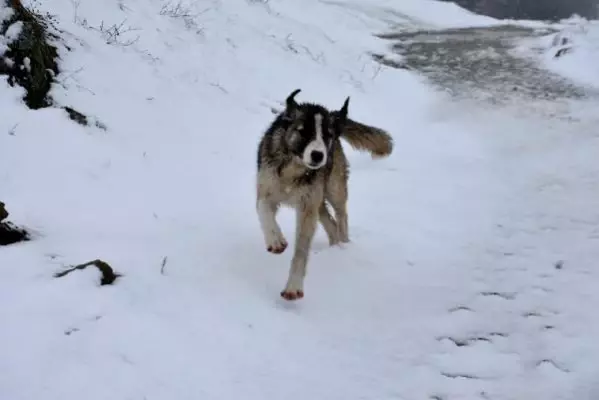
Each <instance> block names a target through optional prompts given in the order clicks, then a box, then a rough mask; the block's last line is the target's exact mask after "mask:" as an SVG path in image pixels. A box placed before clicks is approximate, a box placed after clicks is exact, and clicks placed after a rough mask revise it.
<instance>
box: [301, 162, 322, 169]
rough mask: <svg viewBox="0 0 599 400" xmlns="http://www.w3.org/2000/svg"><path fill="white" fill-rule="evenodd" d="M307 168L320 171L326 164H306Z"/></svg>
mask: <svg viewBox="0 0 599 400" xmlns="http://www.w3.org/2000/svg"><path fill="white" fill-rule="evenodd" d="M305 165H306V167H308V168H310V169H320V168H321V167H322V166H323V165H324V164H322V163H306V164H305Z"/></svg>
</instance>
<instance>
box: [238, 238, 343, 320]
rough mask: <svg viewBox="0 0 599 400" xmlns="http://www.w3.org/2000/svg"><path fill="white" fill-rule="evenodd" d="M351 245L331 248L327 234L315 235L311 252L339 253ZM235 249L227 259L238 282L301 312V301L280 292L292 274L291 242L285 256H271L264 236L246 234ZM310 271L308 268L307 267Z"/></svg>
mask: <svg viewBox="0 0 599 400" xmlns="http://www.w3.org/2000/svg"><path fill="white" fill-rule="evenodd" d="M348 244H349V243H341V244H337V245H334V246H330V245H329V240H328V238H327V237H326V235H325V234H324V232H321V233H318V232H317V234H316V235H315V237H314V240H313V242H312V246H311V249H310V252H311V253H312V254H319V253H323V252H327V251H331V250H339V249H341V248H343V247H345V246H347V245H348ZM232 245H233V247H234V248H235V249H236V250H235V252H234V253H231V254H230V255H228V256H227V257H231V264H230V266H229V268H228V269H229V272H230V273H231V274H233V275H234V278H235V279H236V280H237V283H238V284H240V285H241V286H244V287H245V288H246V289H248V290H249V291H251V292H253V293H255V294H256V295H257V296H258V297H261V298H263V299H264V300H265V301H266V302H268V303H270V304H273V303H274V305H275V306H276V307H277V308H281V309H283V310H298V307H299V305H300V304H301V303H304V302H305V299H303V300H302V301H287V300H284V299H283V298H282V297H281V295H280V293H281V291H282V290H283V288H284V285H285V282H286V281H287V278H288V275H289V268H290V264H291V258H292V257H293V251H294V248H295V243H293V241H291V242H290V243H289V246H288V247H287V249H286V250H285V252H283V253H282V254H272V253H269V252H267V251H266V248H265V245H264V241H263V239H262V237H260V236H258V235H247V236H245V237H243V238H240V240H239V241H238V242H237V243H234V244H232ZM308 268H309V266H308Z"/></svg>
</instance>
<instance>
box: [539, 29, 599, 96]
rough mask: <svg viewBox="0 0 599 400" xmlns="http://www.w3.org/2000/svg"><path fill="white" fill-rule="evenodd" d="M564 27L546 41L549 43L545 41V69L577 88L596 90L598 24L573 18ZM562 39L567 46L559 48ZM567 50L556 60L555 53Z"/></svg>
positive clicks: (598, 86) (598, 77)
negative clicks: (578, 86)
mask: <svg viewBox="0 0 599 400" xmlns="http://www.w3.org/2000/svg"><path fill="white" fill-rule="evenodd" d="M563 24H564V25H565V27H564V28H563V29H561V30H560V32H559V33H558V34H555V35H552V36H551V37H550V38H547V39H550V40H551V42H549V40H547V39H546V43H545V48H546V49H547V50H546V52H545V60H544V61H545V65H547V67H548V68H549V69H551V70H552V71H555V72H557V73H559V74H561V75H563V76H566V77H568V78H570V79H573V80H575V81H577V82H579V83H580V84H583V85H589V86H592V87H595V88H599V68H598V67H597V65H599V21H597V20H595V21H587V20H584V19H582V18H572V19H570V20H567V21H564V22H563ZM563 39H565V40H566V41H567V44H565V45H562V40H563ZM547 42H549V43H547ZM566 47H571V51H570V52H568V53H566V54H564V55H563V56H561V57H558V58H556V57H555V54H556V52H557V51H558V50H559V49H562V48H566Z"/></svg>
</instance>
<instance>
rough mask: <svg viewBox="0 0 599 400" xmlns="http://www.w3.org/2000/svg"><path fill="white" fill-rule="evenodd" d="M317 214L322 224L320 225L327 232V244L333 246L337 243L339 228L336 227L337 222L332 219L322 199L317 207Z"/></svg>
mask: <svg viewBox="0 0 599 400" xmlns="http://www.w3.org/2000/svg"><path fill="white" fill-rule="evenodd" d="M318 216H319V218H320V223H321V224H322V227H323V228H324V230H325V232H326V233H327V236H328V237H329V244H330V245H331V246H333V245H335V244H337V243H339V233H338V229H339V228H338V227H337V222H336V221H335V220H334V219H333V216H332V215H331V213H329V210H328V209H327V206H326V204H325V202H324V201H323V202H322V204H321V205H320V208H319V209H318Z"/></svg>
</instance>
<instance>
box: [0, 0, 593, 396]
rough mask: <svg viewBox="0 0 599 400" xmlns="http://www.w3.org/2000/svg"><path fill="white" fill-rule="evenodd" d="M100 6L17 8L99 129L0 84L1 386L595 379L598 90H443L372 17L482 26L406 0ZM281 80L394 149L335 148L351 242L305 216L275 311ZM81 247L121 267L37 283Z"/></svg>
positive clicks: (296, 388) (541, 385) (247, 391)
mask: <svg viewBox="0 0 599 400" xmlns="http://www.w3.org/2000/svg"><path fill="white" fill-rule="evenodd" d="M101 3H102V4H100V2H98V1H97V0H72V1H70V0H45V1H44V2H43V3H37V5H36V7H38V8H39V9H40V10H41V11H49V12H51V13H52V14H56V15H57V20H58V27H59V28H60V29H61V30H62V33H61V37H62V39H63V40H64V41H65V43H66V44H68V46H70V47H71V49H72V51H70V52H67V51H66V50H64V49H63V50H61V57H62V60H61V67H62V73H61V75H60V76H59V77H58V80H59V81H60V85H57V86H56V87H55V88H54V89H53V91H52V95H53V97H54V99H55V100H56V101H57V102H58V103H59V104H60V105H63V106H72V107H74V108H76V109H77V110H78V111H80V112H83V113H84V114H87V115H90V116H91V117H93V118H94V119H96V120H97V121H99V122H101V124H103V126H105V127H106V129H102V128H99V127H95V126H93V127H87V128H84V127H81V126H80V125H77V124H75V123H74V122H72V121H70V120H69V119H68V118H67V117H66V113H65V112H64V111H62V110H60V109H52V108H49V109H43V110H38V111H30V110H28V109H26V108H25V106H24V105H23V104H22V102H21V100H20V97H21V96H22V91H21V89H19V88H13V87H10V86H9V85H8V84H7V83H6V81H5V79H4V78H3V79H0V85H2V88H1V89H0V200H1V201H3V202H5V203H6V205H7V208H8V210H9V211H10V213H11V221H12V222H14V223H17V224H19V225H24V226H26V227H28V228H30V229H31V230H33V231H34V232H35V237H34V240H33V241H31V242H27V243H23V244H18V245H13V246H9V247H4V248H1V249H0V276H1V279H0V321H1V329H0V399H2V400H21V399H27V400H33V399H35V400H37V399H42V398H43V399H48V400H51V399H61V400H70V399H81V398H85V399H89V400H95V399H98V400H105V399H123V400H124V399H140V400H141V399H147V400H155V399H198V398H201V399H227V400H229V399H232V398H242V399H275V398H309V399H376V400H383V399H409V400H412V399H442V400H454V399H455V400H457V399H460V400H462V399H494V400H495V399H513V400H516V399H517V400H525V399H526V400H528V399H577V400H578V399H585V400H586V399H588V400H590V399H594V398H596V397H597V396H598V395H599V367H597V365H598V360H599V358H598V357H599V341H597V339H596V338H597V337H599V324H597V323H594V320H595V317H594V315H595V310H596V309H597V306H599V294H598V293H599V292H598V291H597V290H596V287H597V284H598V281H599V279H598V275H597V272H596V271H595V268H594V267H595V265H596V260H597V259H599V246H598V244H599V243H598V242H599V211H597V208H596V206H595V205H596V204H595V203H596V199H597V198H598V197H597V195H599V184H598V183H597V182H598V180H597V178H599V165H597V162H596V161H595V160H596V154H597V150H599V149H598V147H599V141H598V140H597V137H596V135H597V129H596V127H597V126H599V125H598V124H597V123H598V122H599V121H598V117H599V116H598V115H597V113H596V107H595V106H596V103H590V104H587V103H580V104H574V103H567V104H556V105H555V107H556V108H559V107H570V108H568V110H570V111H568V112H569V114H570V118H568V119H565V120H564V119H553V120H545V119H542V118H540V117H535V116H534V115H530V116H522V115H519V114H518V113H516V112H515V111H514V110H512V109H509V108H502V109H490V108H485V107H483V106H482V105H480V104H476V103H474V104H466V102H460V103H452V102H450V100H449V99H448V98H447V97H445V96H443V95H442V94H439V93H438V92H437V91H436V90H434V89H432V88H430V87H429V86H427V84H426V82H424V81H423V79H421V78H419V77H418V76H415V75H413V74H411V73H409V72H407V71H402V70H396V69H391V68H386V67H382V66H381V65H379V64H377V63H375V62H373V61H372V60H371V59H370V58H369V56H368V53H369V52H378V53H381V52H385V51H387V47H386V46H387V45H388V43H387V42H385V41H383V40H379V39H377V38H376V37H374V36H373V34H374V33H378V32H382V31H387V30H388V29H390V27H391V26H395V25H397V26H403V24H411V26H412V27H413V26H414V24H421V25H422V26H424V27H430V26H439V27H448V26H469V25H489V24H496V23H497V21H493V20H490V19H489V18H483V17H477V16H474V15H472V14H471V13H468V12H466V11H463V10H461V9H459V8H457V7H455V6H452V5H448V4H444V3H443V4H442V3H435V2H432V1H428V2H426V4H427V6H429V7H432V8H429V9H428V11H427V12H425V10H424V9H423V8H422V7H423V4H422V3H424V1H420V0H419V1H416V0H412V1H406V2H397V1H382V0H377V1H358V0H354V1H352V2H348V1H318V0H303V1H301V2H299V1H294V0H270V1H257V0H256V1H245V0H233V1H224V0H196V1H189V2H186V1H184V2H182V3H180V7H177V4H178V3H176V2H173V3H168V2H166V1H164V0H119V1H116V0H115V1H103V2H101ZM399 3H401V4H399ZM296 88H301V89H302V93H301V94H300V95H299V96H298V98H299V99H300V100H306V101H317V102H322V103H324V104H326V105H328V106H330V107H339V106H340V105H341V103H342V102H343V100H344V99H345V97H346V96H348V95H349V96H351V103H350V116H351V117H352V118H355V119H357V120H361V121H364V122H366V123H371V124H375V125H377V126H380V127H382V128H385V129H387V130H389V131H390V132H391V134H392V135H393V136H394V138H395V141H396V148H395V151H394V153H393V155H392V156H391V157H389V158H388V159H384V160H371V159H370V157H368V156H366V155H364V154H358V153H355V152H351V151H349V149H348V152H349V153H350V162H351V165H352V174H351V178H350V202H349V223H350V236H351V239H352V243H350V244H349V245H347V246H344V247H343V248H329V247H328V244H327V239H326V236H325V234H324V232H323V231H322V229H320V230H319V231H318V234H317V237H316V239H315V242H314V244H313V255H312V257H311V259H310V262H309V265H308V276H307V279H306V287H305V290H306V297H305V298H304V299H302V300H301V301H298V302H293V303H290V302H286V301H284V300H283V299H281V298H280V297H279V292H280V290H281V289H282V287H283V285H284V283H285V279H286V276H287V273H288V268H289V258H290V254H291V252H290V251H287V252H286V253H284V254H283V255H281V256H273V255H271V254H269V253H267V252H266V251H265V249H264V244H263V239H262V236H261V232H260V230H259V226H258V220H257V217H256V215H255V209H254V206H255V193H254V190H255V188H254V182H255V159H256V146H257V143H258V140H259V138H260V135H261V134H262V132H263V130H264V129H265V128H266V126H267V125H268V123H269V122H270V120H271V118H272V117H273V114H272V110H271V109H272V108H275V109H280V107H281V104H280V103H281V101H283V100H284V98H285V97H286V96H287V95H288V94H289V93H290V92H291V91H292V90H294V89H296ZM516 106H517V105H516ZM562 114H563V113H562ZM347 147H348V146H346V148H347ZM279 220H280V222H281V225H282V227H283V230H284V231H285V233H286V235H287V236H288V237H292V235H293V230H294V228H295V226H294V218H293V214H292V212H291V211H288V210H283V212H282V213H281V214H280V217H279ZM95 258H101V259H103V260H105V261H107V262H108V263H110V264H111V265H112V266H113V267H114V268H115V269H116V271H117V272H119V273H121V274H122V275H123V276H122V277H121V278H120V279H119V280H118V281H117V282H116V283H115V284H114V285H107V286H99V285H98V276H97V275H98V272H97V270H96V269H86V270H83V271H77V272H74V273H71V274H69V275H67V276H65V277H63V278H54V277H53V274H54V273H55V272H57V271H60V270H62V269H63V267H64V266H67V265H74V264H80V263H82V262H86V261H89V260H92V259H95Z"/></svg>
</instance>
